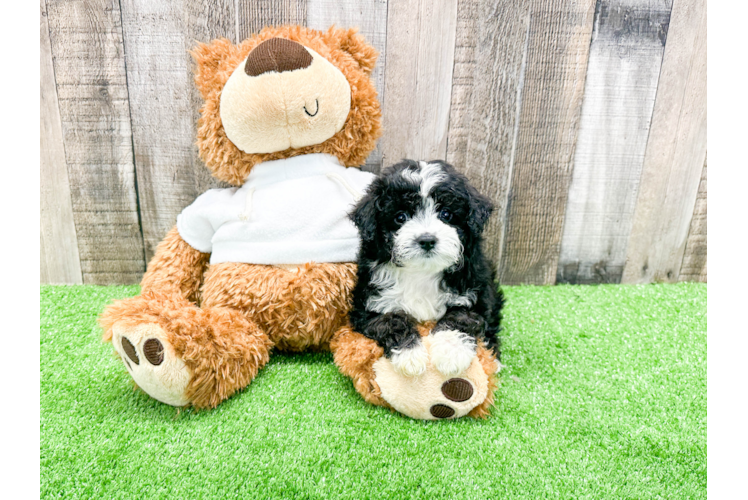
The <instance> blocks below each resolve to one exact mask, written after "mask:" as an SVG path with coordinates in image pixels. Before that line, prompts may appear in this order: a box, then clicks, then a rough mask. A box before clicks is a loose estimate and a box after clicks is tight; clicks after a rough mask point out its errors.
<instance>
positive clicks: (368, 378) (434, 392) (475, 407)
mask: <svg viewBox="0 0 748 500" xmlns="http://www.w3.org/2000/svg"><path fill="white" fill-rule="evenodd" d="M430 329H431V328H429V327H419V331H420V333H421V336H422V338H423V343H424V345H425V347H426V349H427V350H428V352H429V354H430V355H431V340H432V338H431V336H429V335H428V333H429V331H430ZM331 348H332V350H333V355H334V360H335V364H336V365H337V366H338V369H339V370H340V371H341V373H343V374H344V375H346V376H348V377H350V378H351V379H352V380H353V384H354V387H355V388H356V391H358V392H359V394H361V396H363V398H364V399H365V400H366V401H368V402H369V403H372V404H375V405H379V406H385V407H388V408H393V409H394V410H396V411H398V412H400V413H402V414H404V415H407V416H409V417H412V418H417V419H425V420H433V419H441V418H457V417H461V416H464V415H468V416H471V417H477V418H482V417H485V416H487V415H488V413H489V409H490V407H491V405H492V404H493V401H494V392H495V389H496V384H497V377H496V373H497V372H498V370H499V366H500V365H499V363H498V361H497V360H496V357H495V356H494V354H493V352H492V351H489V350H487V349H486V348H485V347H484V346H483V345H482V344H479V346H478V349H477V355H476V357H475V359H474V360H473V362H472V364H470V366H469V367H468V368H467V369H466V370H465V371H463V372H462V373H459V374H457V375H455V376H451V377H447V376H445V375H443V374H442V373H440V372H439V371H438V370H436V369H435V368H434V366H433V364H432V363H429V366H428V368H427V370H426V372H425V373H424V374H422V375H420V376H417V377H408V376H405V375H402V374H401V373H399V372H398V371H396V370H395V369H394V367H393V366H392V363H391V362H390V360H389V359H387V358H385V357H384V356H383V354H384V353H383V350H382V348H381V347H379V346H378V345H377V343H376V342H374V341H373V340H371V339H369V338H367V337H364V336H363V335H361V334H359V333H357V332H354V331H352V330H351V329H350V328H349V327H344V328H342V329H341V330H340V331H338V333H336V334H335V336H334V338H333V341H332V343H331Z"/></svg>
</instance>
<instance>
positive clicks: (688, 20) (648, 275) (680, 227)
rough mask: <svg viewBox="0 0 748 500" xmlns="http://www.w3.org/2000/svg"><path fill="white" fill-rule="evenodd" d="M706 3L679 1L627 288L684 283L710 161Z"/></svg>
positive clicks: (625, 277)
mask: <svg viewBox="0 0 748 500" xmlns="http://www.w3.org/2000/svg"><path fill="white" fill-rule="evenodd" d="M706 47H707V41H706V0H678V1H677V2H675V3H674V5H673V11H672V15H671V20H670V28H669V30H668V43H667V45H666V46H665V53H664V56H663V61H662V71H661V73H660V81H659V85H658V88H657V97H656V99H655V106H654V112H653V115H652V125H651V129H650V133H649V140H648V141H647V148H646V152H645V156H644V166H643V169H642V178H641V183H640V186H639V196H638V199H637V203H636V210H635V213H634V222H633V225H632V229H631V235H630V237H629V243H628V248H627V252H626V266H625V268H624V270H623V277H622V280H621V281H622V282H624V283H651V282H674V281H677V280H678V276H679V274H680V268H681V264H682V262H683V254H684V251H685V247H686V241H687V239H688V231H689V228H690V224H691V217H692V215H693V207H694V204H695V202H696V195H697V192H698V187H699V180H700V178H701V172H702V169H703V166H704V161H705V158H706Z"/></svg>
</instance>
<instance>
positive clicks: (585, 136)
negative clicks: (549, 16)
mask: <svg viewBox="0 0 748 500" xmlns="http://www.w3.org/2000/svg"><path fill="white" fill-rule="evenodd" d="M671 6H672V0H657V1H652V0H600V1H598V3H597V7H596V11H595V23H594V30H593V33H592V44H591V46H590V57H589V64H588V66H587V78H586V83H585V91H584V102H583V104H582V116H581V119H580V124H579V138H578V139H577V146H576V152H575V154H574V171H573V174H572V180H571V185H570V187H569V199H568V202H567V204H566V218H565V222H564V233H563V238H562V240H561V255H560V257H559V263H558V274H557V281H558V282H560V283H618V282H620V281H621V274H622V273H623V265H624V263H625V261H626V245H627V244H628V237H629V232H630V231H631V224H632V222H633V218H634V207H635V205H636V195H637V189H638V186H639V179H640V178H641V169H642V165H643V163H644V150H645V148H646V146H647V136H648V133H649V124H650V120H651V118H652V108H653V107H654V100H655V94H656V92H657V80H658V78H659V75H660V65H661V62H662V52H663V49H664V45H665V38H666V36H667V29H668V24H669V21H670V8H671Z"/></svg>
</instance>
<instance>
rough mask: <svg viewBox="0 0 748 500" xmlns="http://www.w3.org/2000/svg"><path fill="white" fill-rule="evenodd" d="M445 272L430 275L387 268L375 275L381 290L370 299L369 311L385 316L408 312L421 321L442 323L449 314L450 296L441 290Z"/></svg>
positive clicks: (377, 271)
mask: <svg viewBox="0 0 748 500" xmlns="http://www.w3.org/2000/svg"><path fill="white" fill-rule="evenodd" d="M441 279H442V273H441V272H439V273H435V274H427V273H421V272H413V271H407V270H405V269H403V268H397V267H394V266H383V267H380V268H377V269H376V270H375V271H374V272H373V273H372V280H371V283H372V284H374V285H376V286H377V287H378V288H379V292H378V293H377V294H374V295H372V296H371V297H369V299H368V300H367V303H366V307H367V309H369V310H371V311H375V312H378V313H381V314H384V313H388V312H394V311H404V312H406V313H407V314H409V315H411V316H413V317H414V318H415V319H416V320H418V321H429V320H438V319H440V318H441V317H442V316H444V313H446V312H447V299H448V296H449V294H448V293H447V292H445V291H444V290H442V288H441Z"/></svg>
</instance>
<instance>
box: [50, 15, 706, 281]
mask: <svg viewBox="0 0 748 500" xmlns="http://www.w3.org/2000/svg"><path fill="white" fill-rule="evenodd" d="M288 23H293V24H302V25H307V26H310V27H313V28H318V29H326V28H327V27H328V26H330V25H331V24H336V25H338V26H345V27H347V26H358V27H359V28H360V31H361V33H362V34H364V35H365V36H366V37H367V38H368V40H370V42H371V43H372V44H374V45H375V46H376V47H377V48H378V49H379V51H380V58H379V61H378V67H377V69H376V71H375V72H374V78H375V80H376V84H377V88H378V90H379V97H380V101H381V102H382V107H383V114H384V129H385V130H384V136H383V138H382V139H381V140H380V143H379V145H378V147H377V150H376V151H375V152H374V153H373V154H372V155H371V157H370V158H369V160H368V161H367V165H366V167H365V168H367V169H369V170H372V171H377V170H378V169H379V168H381V166H382V165H383V164H384V165H388V164H391V163H394V162H395V161H397V160H399V159H400V158H403V157H409V158H418V159H436V158H446V159H447V161H449V162H450V163H452V164H454V165H455V166H456V167H457V168H458V169H459V170H461V171H463V172H464V173H466V174H467V175H468V176H469V177H470V179H471V180H472V181H473V182H474V183H475V184H476V186H477V187H479V189H481V190H482V191H483V192H484V193H486V194H487V195H489V196H490V197H491V198H492V199H493V200H494V202H495V204H496V207H497V210H496V214H495V216H494V217H493V218H492V220H491V222H490V224H489V227H488V229H487V250H488V253H489V254H490V256H491V259H492V260H493V261H494V262H495V263H496V265H497V266H498V269H499V275H500V278H501V280H502V282H503V283H506V284H516V283H535V284H553V283H562V282H563V283H617V282H624V283H648V282H661V281H665V282H672V281H679V280H698V281H706V0H597V1H596V0H526V1H524V0H523V1H517V0H494V1H484V0H472V1H471V0H411V1H402V0H253V1H248V0H226V1H221V0H46V1H45V0H41V16H40V26H41V159H42V160H41V171H42V175H41V179H42V181H41V195H42V207H41V209H42V219H41V249H42V257H41V271H42V272H41V276H42V282H64V283H81V282H82V283H97V284H109V283H136V282H138V281H139V280H140V278H141V276H142V274H143V272H144V270H145V266H146V263H147V262H148V260H149V259H150V257H151V256H152V255H153V252H154V249H155V247H156V245H157V244H158V242H159V241H160V240H161V239H162V238H163V237H164V235H165V234H166V232H167V231H168V230H169V229H170V228H171V227H172V226H173V225H174V223H175V220H176V216H177V214H178V213H179V212H180V211H181V210H182V209H183V208H184V207H185V206H187V205H188V204H190V203H191V202H192V201H193V200H194V199H195V198H196V197H197V196H198V195H199V194H201V193H202V192H204V191H205V190H206V189H209V188H211V187H215V186H218V185H219V184H218V183H217V182H216V181H214V180H213V179H212V178H211V177H210V174H209V172H208V171H207V169H206V168H205V167H204V166H203V165H202V163H201V161H200V160H199V158H198V156H197V149H196V147H195V144H194V143H195V137H196V122H197V118H198V108H199V106H200V98H199V96H198V93H197V90H196V89H195V87H194V85H193V82H192V71H193V66H192V61H191V59H190V57H189V55H188V54H187V51H188V49H190V48H191V47H192V46H194V44H195V43H196V42H197V41H209V40H211V39H214V38H217V37H226V38H228V39H230V40H232V41H233V42H238V41H241V40H243V39H244V38H246V37H248V36H249V35H250V34H252V33H255V32H257V31H259V30H260V29H261V28H262V27H263V26H265V25H279V24H288Z"/></svg>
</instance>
